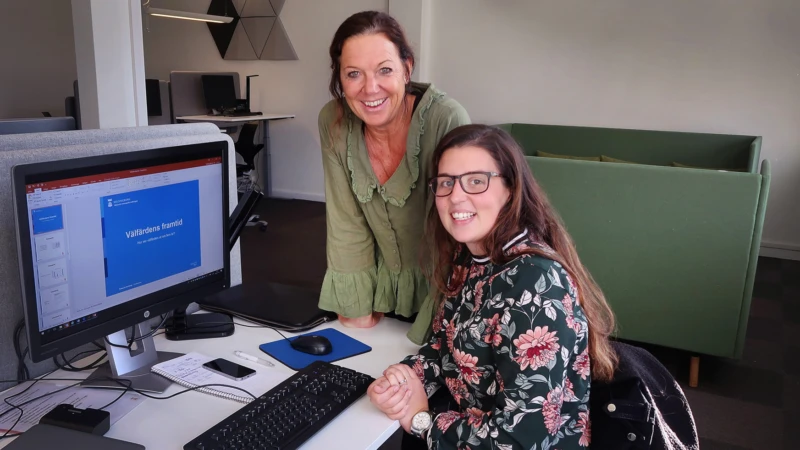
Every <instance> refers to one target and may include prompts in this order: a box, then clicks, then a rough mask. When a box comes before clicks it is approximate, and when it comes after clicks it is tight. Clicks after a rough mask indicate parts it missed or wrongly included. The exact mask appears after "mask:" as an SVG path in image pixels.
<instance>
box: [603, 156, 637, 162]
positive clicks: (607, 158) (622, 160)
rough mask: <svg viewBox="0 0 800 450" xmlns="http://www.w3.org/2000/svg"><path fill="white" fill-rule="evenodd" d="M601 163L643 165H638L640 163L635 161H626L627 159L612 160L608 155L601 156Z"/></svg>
mask: <svg viewBox="0 0 800 450" xmlns="http://www.w3.org/2000/svg"><path fill="white" fill-rule="evenodd" d="M600 161H603V162H613V163H622V164H642V163H638V162H635V161H628V160H625V159H618V158H612V157H610V156H606V155H600Z"/></svg>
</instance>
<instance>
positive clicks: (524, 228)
mask: <svg viewBox="0 0 800 450" xmlns="http://www.w3.org/2000/svg"><path fill="white" fill-rule="evenodd" d="M433 164H434V166H433V167H436V168H438V171H437V175H436V176H435V177H433V178H432V179H431V180H430V183H429V186H430V188H431V190H432V192H433V193H434V195H435V200H436V208H435V210H432V211H431V214H430V215H429V217H428V229H429V230H432V231H431V233H432V236H431V238H432V241H433V242H431V243H430V245H428V246H427V247H428V248H431V249H432V250H433V253H434V254H433V258H434V262H435V263H434V264H433V267H434V268H435V271H434V273H433V280H432V285H433V286H436V287H437V289H438V290H439V292H440V293H441V294H442V295H441V297H442V299H441V303H440V304H439V306H438V309H437V311H438V312H437V314H436V316H435V319H434V322H433V325H432V328H433V337H432V339H431V340H430V342H429V343H428V344H427V345H425V346H424V347H422V348H421V349H420V350H419V353H417V354H416V355H413V356H409V357H408V358H406V359H405V360H404V361H403V362H402V363H401V364H396V365H393V366H390V367H389V368H388V369H386V371H385V372H384V376H383V377H381V378H379V379H378V380H376V381H375V382H374V383H373V384H372V385H371V386H370V388H369V391H368V395H369V397H370V400H371V401H372V402H373V404H375V405H376V406H377V407H378V408H379V409H380V410H381V411H383V412H384V413H386V414H387V415H388V416H389V417H390V418H393V419H399V420H400V424H401V425H402V426H403V428H404V429H405V430H406V432H408V433H411V434H413V435H415V436H417V437H419V438H421V439H422V440H424V441H422V440H419V439H417V440H416V445H420V444H421V446H422V447H427V448H431V449H455V448H470V449H473V450H475V449H478V448H481V449H512V448H513V449H516V448H521V449H530V448H537V449H548V448H558V449H577V448H583V447H587V446H588V445H589V442H590V427H589V389H590V385H591V381H592V379H594V380H601V381H607V380H610V379H611V378H612V376H613V372H614V368H615V364H616V359H615V358H616V356H615V354H614V352H613V350H612V349H611V347H610V343H609V340H608V336H609V335H610V333H611V332H612V331H613V328H614V317H613V314H612V312H611V309H610V308H609V306H608V304H607V303H606V300H605V298H604V296H603V293H602V292H601V290H600V288H599V287H598V286H597V284H596V283H595V282H594V281H593V279H592V277H591V275H590V274H589V272H588V271H587V270H586V268H585V267H584V266H583V265H582V263H581V261H580V259H579V258H578V255H577V252H576V251H575V246H574V245H573V243H572V240H571V238H570V236H569V235H568V233H567V231H566V229H565V227H564V226H563V224H562V223H561V222H560V220H559V218H558V216H557V214H556V212H555V211H554V210H553V208H552V207H551V206H550V204H549V202H548V200H547V198H546V196H545V194H544V192H543V191H542V190H541V188H540V187H539V186H538V184H537V183H536V181H535V180H534V178H533V176H532V174H531V171H530V169H529V168H528V165H527V164H526V162H525V158H524V157H523V154H522V151H521V149H520V148H519V147H518V145H517V143H516V142H515V141H514V140H513V138H512V137H511V136H509V135H508V134H507V133H506V132H504V131H502V130H500V129H498V128H495V127H490V126H486V125H465V126H461V127H458V128H456V129H454V130H452V131H451V132H450V133H448V134H447V135H446V136H445V137H444V138H442V140H441V142H440V143H439V145H438V147H437V148H436V150H435V152H434V155H433ZM437 388H441V389H443V390H444V392H448V393H449V394H450V396H451V397H452V399H451V402H450V404H451V406H450V409H449V410H446V411H442V412H438V411H437V412H436V413H434V412H432V410H433V409H434V408H433V406H435V405H430V404H429V402H428V395H430V394H432V393H433V391H434V390H436V389H437ZM437 397H438V394H437ZM407 437H408V438H410V436H407ZM425 441H426V442H427V446H426V445H424V444H425ZM408 444H409V439H404V448H408V447H409V445H408ZM411 444H412V445H414V444H413V441H411Z"/></svg>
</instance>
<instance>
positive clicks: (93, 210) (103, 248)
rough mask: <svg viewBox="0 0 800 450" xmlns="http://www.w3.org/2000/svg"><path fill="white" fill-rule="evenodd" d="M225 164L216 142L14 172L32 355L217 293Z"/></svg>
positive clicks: (224, 252)
mask: <svg viewBox="0 0 800 450" xmlns="http://www.w3.org/2000/svg"><path fill="white" fill-rule="evenodd" d="M226 155H227V149H226V144H225V143H224V142H222V143H211V144H197V145H192V146H185V147H173V148H170V149H158V150H145V151H138V152H130V153H123V154H116V155H103V156H98V157H91V158H81V159H76V160H68V161H57V162H47V163H39V164H32V165H26V166H17V167H15V168H14V187H15V200H16V202H17V204H16V208H17V213H18V216H17V221H18V227H17V228H18V238H19V243H20V264H21V267H20V269H21V274H22V278H23V285H24V293H23V295H24V298H25V303H26V320H27V323H28V326H29V327H32V326H35V327H36V329H35V330H29V335H30V334H35V336H36V338H37V339H36V340H37V341H38V342H37V344H38V345H32V351H33V350H35V347H46V346H48V345H49V344H55V343H58V341H59V340H64V339H66V338H69V337H74V336H75V335H76V334H80V333H81V332H86V331H92V333H90V334H91V336H90V334H85V335H84V336H83V339H82V341H83V342H80V343H78V344H77V345H81V344H83V343H86V342H88V341H89V340H93V339H97V338H99V337H102V336H104V335H106V334H110V333H112V332H114V331H118V330H120V329H122V328H124V327H129V326H132V325H134V324H136V323H139V322H142V321H145V320H147V319H148V318H150V317H153V316H154V315H157V314H162V313H164V312H167V311H169V310H171V309H174V308H176V307H178V306H185V304H188V303H190V302H191V301H196V300H198V297H197V296H192V294H202V291H203V289H204V288H205V289H206V290H208V291H209V292H211V291H213V290H214V289H217V290H220V289H221V288H222V287H224V286H227V283H228V279H229V275H228V266H229V263H228V261H229V256H228V231H227V220H228V214H227V211H228V207H227V205H228V203H227V200H228V197H227V176H226V174H227V169H226V167H227V166H226V164H227V163H226V161H227V157H226ZM18 189H20V190H22V189H24V192H23V193H22V195H21V196H20V195H18ZM23 219H24V221H23ZM215 292H216V291H215ZM187 294H188V295H189V296H188V297H187ZM206 295H207V294H206ZM199 298H202V297H199ZM180 299H182V300H183V302H184V304H183V305H179V303H181V301H179V300H180ZM57 347H59V350H60V351H59V352H63V351H65V350H64V349H63V348H61V347H63V346H62V345H61V344H59V345H58V346H57Z"/></svg>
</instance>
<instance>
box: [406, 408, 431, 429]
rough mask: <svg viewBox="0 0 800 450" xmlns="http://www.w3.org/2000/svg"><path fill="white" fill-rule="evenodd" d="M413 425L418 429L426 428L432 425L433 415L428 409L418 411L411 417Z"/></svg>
mask: <svg viewBox="0 0 800 450" xmlns="http://www.w3.org/2000/svg"><path fill="white" fill-rule="evenodd" d="M411 425H412V426H413V427H414V428H415V429H417V430H425V429H427V428H428V427H429V426H431V415H430V414H428V413H427V412H426V411H422V412H418V413H416V414H414V417H413V418H412V419H411Z"/></svg>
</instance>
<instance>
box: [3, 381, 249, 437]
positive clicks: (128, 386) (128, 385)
mask: <svg viewBox="0 0 800 450" xmlns="http://www.w3.org/2000/svg"><path fill="white" fill-rule="evenodd" d="M51 373H53V372H50V373H48V374H46V375H44V376H43V377H42V378H37V379H36V380H33V382H32V383H31V385H30V386H28V387H27V388H25V389H24V390H23V391H22V392H19V393H17V394H14V395H11V396H9V397H7V398H5V399H3V401H4V402H5V403H6V404H7V405H9V406H11V408H9V409H8V410H6V411H3V412H2V413H0V417H3V416H5V415H6V414H8V413H9V412H11V411H14V410H19V411H20V415H19V417H17V420H16V421H15V422H14V424H13V425H12V426H11V427H10V428H9V429H8V430H7V431H6V432H5V433H4V434H3V435H2V436H0V439H5V438H7V437H16V436H19V435H20V434H22V433H17V434H13V435H9V433H10V432H11V431H12V430H13V429H14V427H16V426H17V424H18V423H19V421H20V420H21V419H22V417H23V416H24V415H25V412H24V411H23V410H22V408H21V407H22V406H25V405H27V404H29V403H32V402H34V401H36V400H39V399H42V398H44V397H47V396H49V395H53V394H56V393H58V392H62V391H65V390H67V389H70V388H73V387H75V386H78V385H80V384H81V383H82V382H83V381H84V380H76V379H71V378H47V379H46V380H47V381H79V382H78V383H75V384H71V385H69V386H66V387H64V388H62V389H58V390H56V391H53V392H48V393H47V394H43V395H40V396H38V397H35V398H32V399H30V400H27V401H25V402H23V403H20V404H18V405H16V404H12V403H9V400H10V399H12V398H14V397H18V396H20V395H22V394H24V393H25V392H27V391H28V390H29V389H30V388H32V387H33V386H34V385H35V384H36V383H38V382H39V381H44V380H45V378H44V377H46V376H47V375H50V374H51ZM106 379H107V380H110V381H113V382H115V383H117V384H119V385H120V386H123V387H124V388H125V389H124V390H123V391H122V393H121V394H120V395H119V396H117V398H115V399H114V400H113V401H112V402H111V403H109V404H107V405H105V406H103V407H102V408H97V409H105V408H108V407H109V406H111V405H113V404H114V403H116V402H117V401H119V400H120V399H121V398H122V397H123V396H124V395H125V394H126V393H127V392H128V391H129V390H130V391H133V392H136V393H137V394H139V395H141V396H143V397H147V398H152V399H154V400H168V399H171V398H173V397H177V396H179V395H181V394H185V393H187V392H191V391H195V390H197V389H201V388H206V387H227V388H232V389H236V390H238V391H242V392H244V393H245V394H247V395H248V396H250V397H252V398H253V400H256V399H257V398H258V397H256V396H255V395H253V394H252V393H251V392H249V391H247V390H245V389H242V388H240V387H237V386H231V385H227V384H218V383H211V384H203V385H200V386H195V387H192V388H188V389H184V390H182V391H179V392H176V393H174V394H171V395H168V396H166V397H156V396H153V395H150V394H148V393H146V392H143V391H140V390H138V389H135V388H133V387H131V381H130V380H126V379H119V378H111V377H106ZM15 381H16V382H20V381H22V382H24V381H31V380H0V383H11V382H15Z"/></svg>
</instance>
